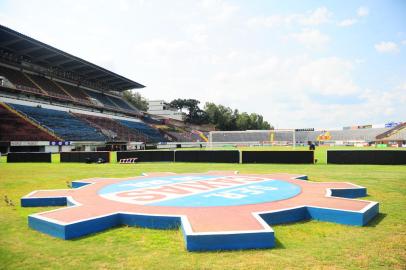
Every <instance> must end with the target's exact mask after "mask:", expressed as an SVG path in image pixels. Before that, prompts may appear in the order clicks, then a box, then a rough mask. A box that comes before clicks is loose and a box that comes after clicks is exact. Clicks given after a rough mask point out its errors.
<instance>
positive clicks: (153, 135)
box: [119, 120, 167, 142]
mask: <svg viewBox="0 0 406 270" xmlns="http://www.w3.org/2000/svg"><path fill="white" fill-rule="evenodd" d="M119 122H120V123H121V124H122V125H124V126H126V127H128V128H130V129H133V130H136V131H138V132H141V133H142V134H144V135H145V136H147V137H148V141H147V142H165V141H167V140H166V139H165V138H164V137H163V136H162V135H161V133H159V131H158V130H156V129H154V128H152V127H150V126H148V125H147V124H145V123H143V122H132V121H127V120H119Z"/></svg>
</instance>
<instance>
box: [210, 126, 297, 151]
mask: <svg viewBox="0 0 406 270" xmlns="http://www.w3.org/2000/svg"><path fill="white" fill-rule="evenodd" d="M208 139H209V141H208V143H207V146H208V147H209V148H212V147H215V146H218V147H223V146H227V145H229V146H238V145H240V146H273V145H280V146H292V147H293V148H295V146H296V134H295V130H294V129H274V130H246V131H210V133H209V138H208Z"/></svg>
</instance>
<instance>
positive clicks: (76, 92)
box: [54, 82, 88, 101]
mask: <svg viewBox="0 0 406 270" xmlns="http://www.w3.org/2000/svg"><path fill="white" fill-rule="evenodd" d="M54 83H55V84H57V85H59V86H60V87H61V88H63V89H64V90H65V91H66V92H68V93H69V94H70V95H71V96H72V97H74V98H76V99H79V100H86V101H88V96H87V95H86V94H85V93H84V92H83V90H82V89H80V88H79V87H77V86H73V85H70V84H67V83H61V82H54Z"/></svg>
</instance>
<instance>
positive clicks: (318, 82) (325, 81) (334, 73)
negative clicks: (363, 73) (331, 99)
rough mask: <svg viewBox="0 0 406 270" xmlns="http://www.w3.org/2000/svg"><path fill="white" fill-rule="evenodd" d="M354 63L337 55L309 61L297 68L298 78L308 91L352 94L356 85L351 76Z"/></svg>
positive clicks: (338, 94)
mask: <svg viewBox="0 0 406 270" xmlns="http://www.w3.org/2000/svg"><path fill="white" fill-rule="evenodd" d="M353 69H354V65H353V63H352V62H350V61H347V60H343V59H340V58H338V57H328V58H322V59H318V60H314V61H311V62H310V63H308V64H305V65H303V66H302V67H300V68H299V71H298V78H299V79H300V81H301V82H303V84H304V86H305V87H308V88H309V91H311V92H314V93H317V94H322V95H336V96H344V95H349V94H354V93H355V92H357V90H358V87H357V86H356V85H355V83H354V82H353V80H352V78H351V74H352V70H353Z"/></svg>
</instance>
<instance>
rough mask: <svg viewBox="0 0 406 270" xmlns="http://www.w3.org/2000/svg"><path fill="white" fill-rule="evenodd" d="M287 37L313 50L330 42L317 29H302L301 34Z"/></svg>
mask: <svg viewBox="0 0 406 270" xmlns="http://www.w3.org/2000/svg"><path fill="white" fill-rule="evenodd" d="M289 37H290V38H291V39H293V40H296V41H297V42H299V43H301V44H302V45H304V46H305V47H307V48H314V49H320V48H323V47H324V46H325V45H326V44H327V43H328V42H329V41H330V37H329V36H327V35H325V34H323V33H321V32H320V31H319V30H318V29H302V31H301V32H298V33H293V34H290V35H289Z"/></svg>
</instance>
